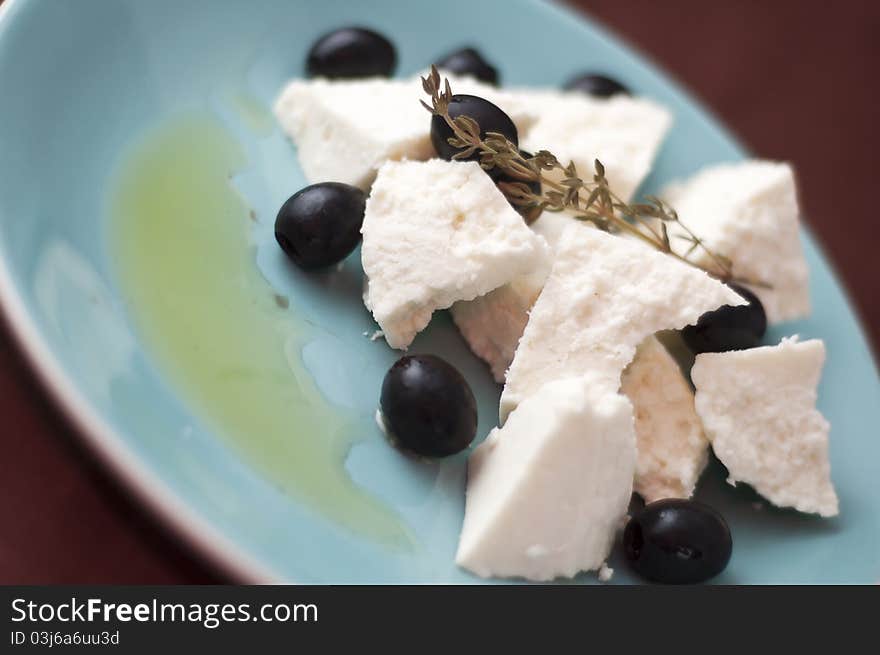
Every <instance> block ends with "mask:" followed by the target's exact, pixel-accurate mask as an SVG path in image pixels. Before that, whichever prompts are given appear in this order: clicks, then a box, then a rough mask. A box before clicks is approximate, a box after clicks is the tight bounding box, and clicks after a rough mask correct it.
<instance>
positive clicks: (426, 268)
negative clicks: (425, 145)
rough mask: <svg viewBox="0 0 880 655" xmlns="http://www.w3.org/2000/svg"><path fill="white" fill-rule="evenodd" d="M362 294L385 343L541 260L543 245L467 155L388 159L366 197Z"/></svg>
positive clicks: (407, 336)
mask: <svg viewBox="0 0 880 655" xmlns="http://www.w3.org/2000/svg"><path fill="white" fill-rule="evenodd" d="M361 232H362V233H363V245H362V247H361V259H362V263H363V267H364V272H365V273H366V276H367V279H368V284H367V290H366V293H365V298H364V301H365V303H366V305H367V308H368V309H370V311H372V313H373V316H374V318H375V319H376V322H377V323H379V327H380V328H381V329H382V331H383V333H384V335H385V339H386V340H387V342H388V344H389V345H390V346H391V347H392V348H406V347H407V346H408V345H409V344H410V343H411V342H412V340H413V338H414V337H415V335H416V334H417V333H418V332H419V331H420V330H422V329H423V328H424V327H425V326H426V325H427V324H428V321H429V320H430V318H431V314H432V313H433V312H434V311H435V310H437V309H445V308H447V307H449V306H450V305H452V304H453V303H454V302H456V301H459V300H472V299H473V298H476V297H477V296H480V295H482V294H485V293H488V292H489V291H491V290H493V289H496V288H498V287H500V286H501V285H503V284H506V283H507V282H510V281H511V280H513V279H515V278H517V277H518V276H520V275H524V274H526V273H529V272H531V271H534V270H535V269H536V268H538V267H539V266H541V265H542V263H543V262H544V261H545V260H546V257H547V251H548V246H547V243H546V242H545V241H544V239H543V238H542V237H540V236H539V235H537V234H535V233H534V232H532V231H531V230H530V229H529V228H528V226H526V224H525V223H524V222H523V220H522V217H521V216H520V215H519V214H518V213H517V212H516V211H515V210H514V209H513V208H512V207H511V206H510V204H509V203H508V202H507V200H506V199H505V197H504V195H503V194H502V193H501V192H500V191H499V190H498V189H497V188H496V186H495V184H494V183H493V182H492V180H491V178H489V176H488V175H486V173H485V171H483V170H482V169H481V168H480V166H479V164H477V163H475V162H459V161H443V160H439V159H434V160H431V161H427V162H388V163H386V164H385V165H384V166H383V167H382V168H381V169H380V171H379V175H378V177H377V178H376V182H375V184H374V185H373V189H372V192H371V194H370V197H369V198H368V199H367V207H366V213H365V215H364V223H363V227H362V229H361Z"/></svg>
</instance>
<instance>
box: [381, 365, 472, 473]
mask: <svg viewBox="0 0 880 655" xmlns="http://www.w3.org/2000/svg"><path fill="white" fill-rule="evenodd" d="M379 407H380V409H381V411H382V419H383V421H384V423H385V427H386V429H387V430H388V433H389V435H390V436H391V437H392V438H393V439H394V440H395V441H396V442H397V443H398V444H399V445H400V446H401V447H402V448H404V449H405V450H409V451H412V452H414V453H417V454H419V455H425V456H428V457H444V456H446V455H452V454H454V453H457V452H459V451H461V450H464V449H465V448H467V447H468V445H469V444H470V443H471V441H473V439H474V436H475V435H476V433H477V402H476V399H475V398H474V394H473V391H471V388H470V385H468V383H467V381H466V380H465V379H464V377H463V376H462V375H461V373H459V372H458V369H456V368H455V367H454V366H452V365H451V364H449V363H448V362H447V361H446V360H444V359H441V358H440V357H437V356H435V355H407V356H405V357H401V358H400V359H398V360H397V362H395V364H394V365H393V366H392V367H391V368H390V369H389V370H388V373H386V374H385V380H384V381H383V382H382V393H381V396H380V399H379Z"/></svg>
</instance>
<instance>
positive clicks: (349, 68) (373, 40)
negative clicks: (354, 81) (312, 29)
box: [306, 27, 397, 78]
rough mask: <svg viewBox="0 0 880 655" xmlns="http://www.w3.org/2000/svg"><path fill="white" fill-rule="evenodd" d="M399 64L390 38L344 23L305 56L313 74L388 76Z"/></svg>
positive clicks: (309, 69)
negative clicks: (346, 25) (344, 25)
mask: <svg viewBox="0 0 880 655" xmlns="http://www.w3.org/2000/svg"><path fill="white" fill-rule="evenodd" d="M396 64H397V54H396V53H395V51H394V46H393V45H392V44H391V41H389V40H388V39H386V38H385V37H384V36H382V35H381V34H378V33H377V32H374V31H373V30H368V29H365V28H363V27H344V28H342V29H339V30H335V31H333V32H330V33H329V34H325V35H324V36H322V37H321V38H320V39H318V40H317V41H315V43H314V44H313V45H312V47H311V49H310V50H309V55H308V59H307V60H306V71H307V72H308V74H309V75H310V76H312V77H328V78H346V77H372V76H381V77H389V76H391V74H392V73H393V72H394V67H395V66H396Z"/></svg>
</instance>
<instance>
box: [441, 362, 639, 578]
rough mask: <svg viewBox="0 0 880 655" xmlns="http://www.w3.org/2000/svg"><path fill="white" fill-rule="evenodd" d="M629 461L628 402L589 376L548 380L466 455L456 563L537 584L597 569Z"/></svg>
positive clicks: (627, 489) (618, 513) (619, 511)
mask: <svg viewBox="0 0 880 655" xmlns="http://www.w3.org/2000/svg"><path fill="white" fill-rule="evenodd" d="M635 458H636V447H635V436H634V434H633V418H632V408H631V406H630V404H629V401H627V400H626V398H624V397H623V396H620V395H619V394H616V393H611V394H607V393H604V392H603V391H602V390H601V388H600V387H596V386H594V385H593V384H592V383H591V381H590V380H589V378H575V379H568V380H557V381H556V382H552V383H550V384H548V385H546V386H544V387H543V388H541V389H540V390H538V391H537V393H535V394H534V395H533V396H531V397H530V398H528V399H527V400H525V401H524V402H523V403H522V405H520V406H519V407H518V408H517V410H516V411H515V412H513V413H512V414H511V415H510V419H509V420H508V421H507V423H506V424H505V425H504V427H502V428H496V429H495V430H493V431H492V432H491V433H490V434H489V436H488V437H487V438H486V440H485V441H484V442H483V443H482V444H481V445H480V446H479V447H478V448H477V449H476V450H475V451H474V452H473V454H472V455H471V458H470V460H469V462H468V484H467V496H466V507H465V516H464V524H463V526H462V531H461V538H460V541H459V545H458V553H457V555H456V562H457V563H458V564H459V565H460V566H462V567H464V568H467V569H468V570H470V571H473V572H474V573H476V574H477V575H479V576H482V577H489V576H496V577H520V578H526V579H529V580H539V581H546V580H552V579H553V578H556V577H560V576H565V577H571V576H574V575H575V574H577V573H578V572H579V571H588V570H594V569H599V568H600V567H601V566H602V565H603V563H604V562H605V560H606V559H607V557H608V554H609V552H610V550H611V546H612V544H613V542H614V537H615V534H616V532H617V530H618V528H619V526H620V524H621V521H622V519H623V516H624V515H625V514H626V511H627V507H628V504H629V499H630V495H631V493H632V478H633V471H634V468H635Z"/></svg>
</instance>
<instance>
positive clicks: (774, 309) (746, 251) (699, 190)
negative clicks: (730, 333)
mask: <svg viewBox="0 0 880 655" xmlns="http://www.w3.org/2000/svg"><path fill="white" fill-rule="evenodd" d="M662 195H663V198H664V199H665V200H666V201H668V202H669V203H670V204H671V205H672V206H673V207H674V208H675V209H676V211H677V212H678V215H679V217H680V218H681V220H682V222H683V223H684V224H685V225H687V226H688V228H690V229H691V230H693V232H694V233H695V234H698V235H699V236H700V238H702V239H703V240H704V241H705V242H706V244H707V245H708V246H709V247H710V248H713V249H714V250H715V251H717V252H721V253H724V255H725V256H727V257H729V258H730V259H731V260H732V261H733V264H734V273H735V274H736V275H738V276H740V277H747V278H752V279H756V280H763V281H765V282H767V283H768V284H769V285H771V286H770V288H764V287H758V286H755V287H752V291H753V292H754V293H755V295H757V296H758V298H759V299H760V300H761V304H763V305H764V311H765V312H766V313H767V320H768V321H769V322H770V323H779V322H782V321H789V320H793V319H797V318H803V317H805V316H808V315H809V313H810V289H809V280H808V268H807V261H806V258H805V257H804V249H803V246H802V244H801V238H800V221H799V216H800V210H799V208H798V201H797V188H796V185H795V178H794V171H793V170H792V168H791V166H789V165H788V164H782V163H777V162H770V161H746V162H741V163H737V164H722V165H719V166H713V167H710V168H707V169H705V170H703V171H701V172H700V173H698V174H697V175H695V176H694V177H692V178H691V179H690V180H687V181H686V182H684V183H683V184H677V185H673V186H671V187H669V188H668V189H666V190H665V191H664V192H663V194H662ZM670 228H671V229H670V234H672V235H675V234H678V233H679V231H678V230H677V229H676V226H675V225H671V226H670ZM695 254H696V255H697V256H698V257H701V258H702V261H703V263H706V264H709V263H710V261H709V259H708V256H707V255H706V254H705V252H703V251H700V252H697V253H695ZM698 261H699V260H698Z"/></svg>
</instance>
